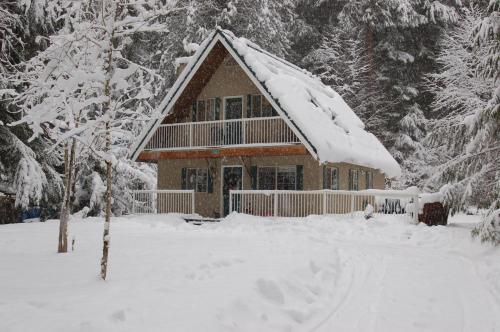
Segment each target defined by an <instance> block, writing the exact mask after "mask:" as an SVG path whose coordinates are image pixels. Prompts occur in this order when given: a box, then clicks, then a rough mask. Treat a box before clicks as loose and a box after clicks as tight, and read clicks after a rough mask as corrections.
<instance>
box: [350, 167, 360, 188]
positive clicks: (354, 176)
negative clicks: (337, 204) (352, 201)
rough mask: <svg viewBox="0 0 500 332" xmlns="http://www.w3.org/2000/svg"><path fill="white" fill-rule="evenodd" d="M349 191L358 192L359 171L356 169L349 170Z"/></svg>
mask: <svg viewBox="0 0 500 332" xmlns="http://www.w3.org/2000/svg"><path fill="white" fill-rule="evenodd" d="M349 190H359V171H358V170H357V169H350V170H349Z"/></svg>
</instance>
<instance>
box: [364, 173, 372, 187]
mask: <svg viewBox="0 0 500 332" xmlns="http://www.w3.org/2000/svg"><path fill="white" fill-rule="evenodd" d="M368 179H369V180H370V181H368ZM368 182H369V184H370V185H368ZM365 188H366V189H373V172H372V171H365Z"/></svg>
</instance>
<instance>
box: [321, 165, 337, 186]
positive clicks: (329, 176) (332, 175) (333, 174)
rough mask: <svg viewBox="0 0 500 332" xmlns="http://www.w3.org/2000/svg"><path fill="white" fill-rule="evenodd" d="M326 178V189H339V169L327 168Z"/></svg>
mask: <svg viewBox="0 0 500 332" xmlns="http://www.w3.org/2000/svg"><path fill="white" fill-rule="evenodd" d="M324 176H325V179H324V181H325V185H324V187H325V189H333V190H338V189H339V169H338V168H337V167H326V168H325V173H324Z"/></svg>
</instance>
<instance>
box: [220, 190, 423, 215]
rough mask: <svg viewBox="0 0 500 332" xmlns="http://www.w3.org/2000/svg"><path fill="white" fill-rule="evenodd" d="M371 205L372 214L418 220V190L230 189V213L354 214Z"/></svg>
mask: <svg viewBox="0 0 500 332" xmlns="http://www.w3.org/2000/svg"><path fill="white" fill-rule="evenodd" d="M368 204H370V205H372V206H373V208H374V212H375V213H385V214H393V213H394V214H403V213H411V214H412V218H413V220H414V221H415V222H417V221H418V216H417V213H413V211H418V193H413V192H408V191H403V190H400V191H398V190H375V189H371V190H364V191H345V190H312V191H290V190H231V191H230V192H229V212H233V211H236V212H239V213H246V214H252V215H257V216H275V217H305V216H308V215H311V214H351V215H352V214H353V213H354V212H356V211H364V210H365V208H366V206H367V205H368Z"/></svg>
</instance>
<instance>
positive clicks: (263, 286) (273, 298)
mask: <svg viewBox="0 0 500 332" xmlns="http://www.w3.org/2000/svg"><path fill="white" fill-rule="evenodd" d="M256 285H257V291H258V292H259V294H260V295H261V296H262V297H263V298H265V299H266V300H268V301H270V302H272V303H274V304H278V305H283V304H285V296H284V295H283V292H282V291H281V289H280V287H279V286H278V284H277V283H276V282H274V281H272V280H266V279H258V280H257V282H256Z"/></svg>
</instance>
